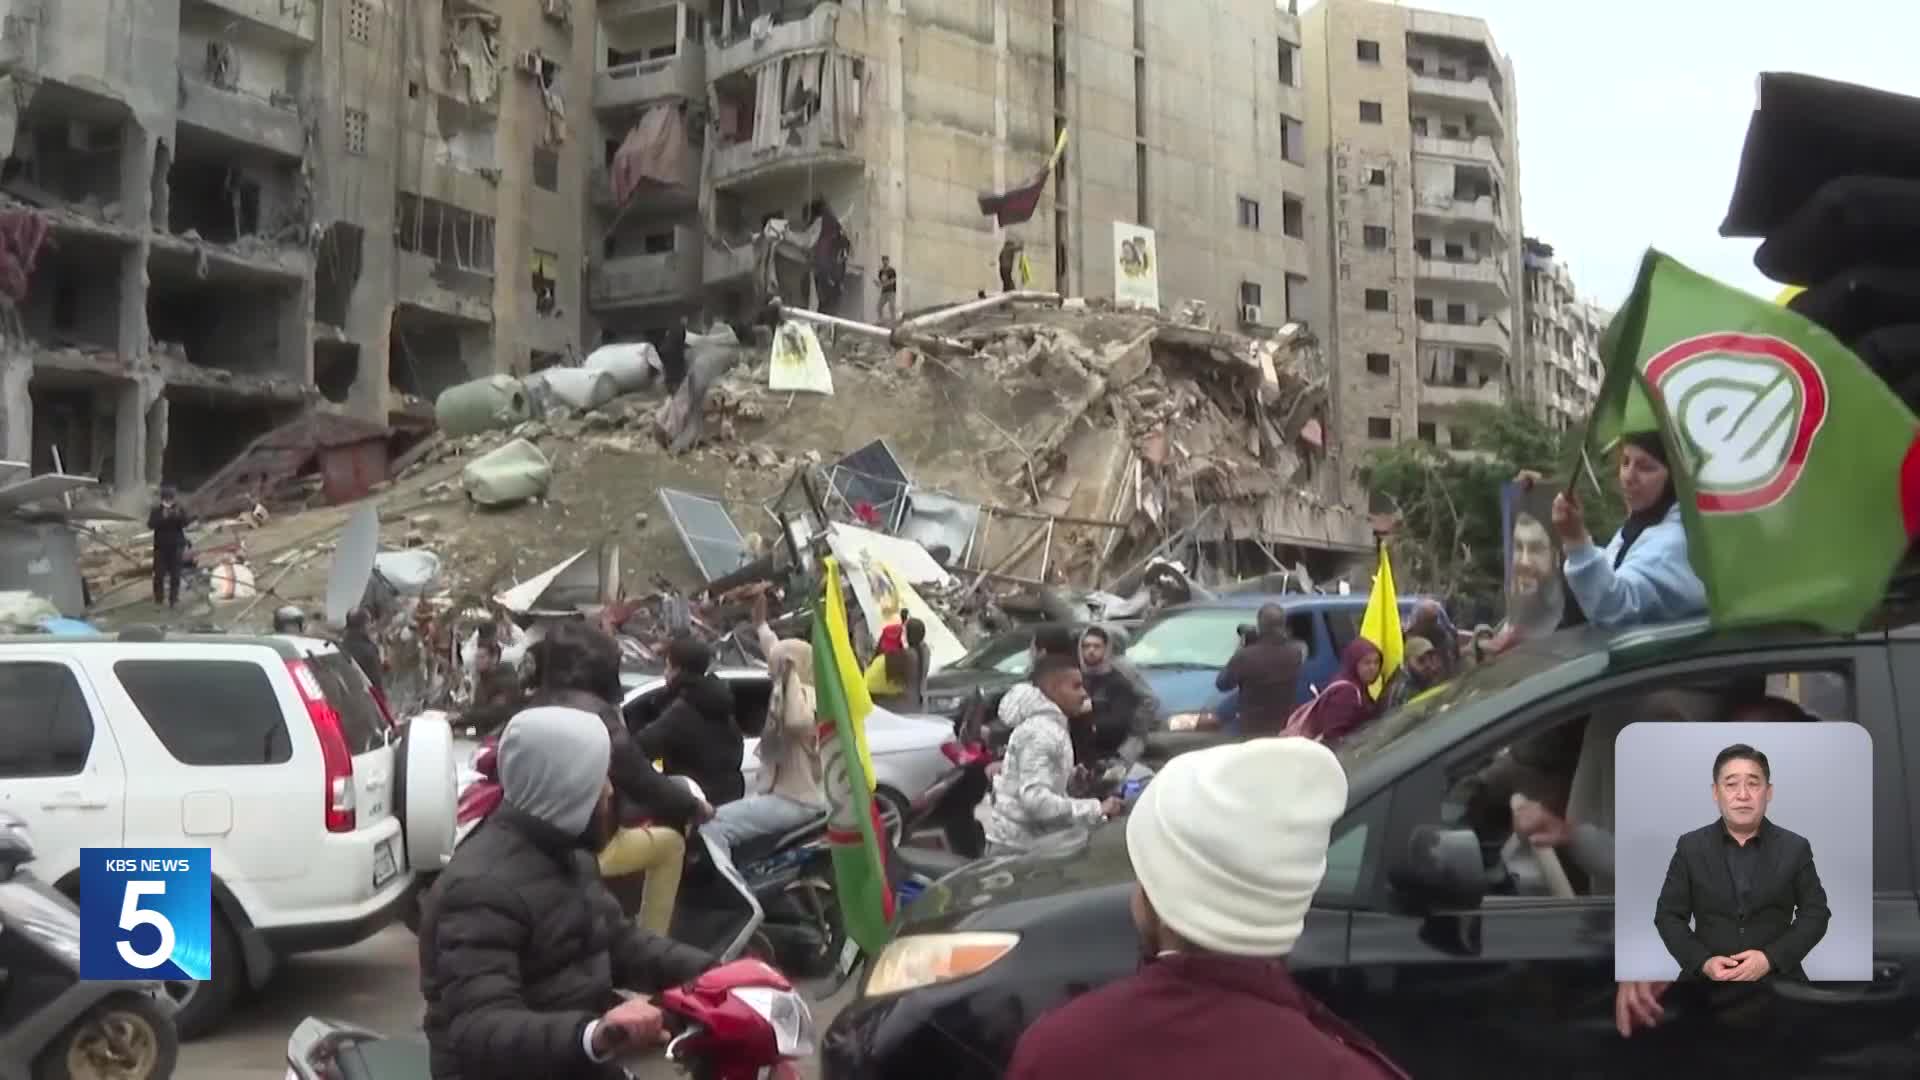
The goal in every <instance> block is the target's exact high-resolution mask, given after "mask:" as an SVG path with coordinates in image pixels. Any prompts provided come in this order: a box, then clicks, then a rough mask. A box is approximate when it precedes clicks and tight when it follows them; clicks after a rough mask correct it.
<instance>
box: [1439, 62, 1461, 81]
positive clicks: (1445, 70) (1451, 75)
mask: <svg viewBox="0 0 1920 1080" xmlns="http://www.w3.org/2000/svg"><path fill="white" fill-rule="evenodd" d="M1438 74H1439V76H1440V77H1441V78H1443V79H1458V78H1459V77H1460V73H1459V72H1457V71H1455V70H1454V69H1453V68H1451V67H1448V66H1447V65H1446V64H1441V65H1440V70H1439V72H1438Z"/></svg>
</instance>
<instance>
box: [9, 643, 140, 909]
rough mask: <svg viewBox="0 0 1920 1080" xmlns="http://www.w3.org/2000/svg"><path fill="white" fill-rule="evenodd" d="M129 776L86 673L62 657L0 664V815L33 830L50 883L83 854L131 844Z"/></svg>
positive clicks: (21, 657) (17, 656) (18, 656)
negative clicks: (82, 851)
mask: <svg viewBox="0 0 1920 1080" xmlns="http://www.w3.org/2000/svg"><path fill="white" fill-rule="evenodd" d="M125 789H126V768H125V764H124V762H123V761H122V758H121V755H120V746H119V743H118V742H117V741H116V740H115V739H114V734H113V730H112V729H111V728H110V727H109V726H108V725H107V723H106V720H105V714H104V713H102V712H101V711H100V709H99V707H98V700H97V698H96V696H95V695H94V694H93V692H92V690H91V687H90V684H89V683H88V682H87V679H86V673H85V671H84V669H83V668H82V667H81V666H80V665H79V664H77V663H75V662H74V661H73V660H71V659H69V658H67V657H63V656H59V655H56V654H47V655H35V654H31V653H12V652H10V653H9V654H8V655H7V657H6V659H4V660H0V811H5V812H8V813H12V814H14V815H15V816H17V817H19V818H20V819H21V820H23V821H25V822H26V823H27V826H28V828H29V830H30V831H31V833H32V836H33V842H34V848H35V850H36V852H37V855H38V858H39V860H40V864H41V870H42V872H43V874H44V875H45V876H46V877H47V878H48V879H49V880H51V881H58V880H59V879H60V878H61V877H63V876H65V875H66V874H67V873H69V872H70V871H72V870H73V869H75V868H76V867H77V866H79V860H80V849H81V848H83V847H118V846H120V845H121V844H122V842H123V839H124V835H125V834H124V828H125V817H124V814H125V805H126V804H125Z"/></svg>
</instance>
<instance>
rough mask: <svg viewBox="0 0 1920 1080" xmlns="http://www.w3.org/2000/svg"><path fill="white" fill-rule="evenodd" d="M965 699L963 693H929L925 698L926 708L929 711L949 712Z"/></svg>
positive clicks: (965, 696)
mask: <svg viewBox="0 0 1920 1080" xmlns="http://www.w3.org/2000/svg"><path fill="white" fill-rule="evenodd" d="M966 699H967V695H965V694H945V695H935V694H929V695H927V698H926V710H927V711H928V712H930V713H944V712H951V711H953V710H954V709H957V708H959V707H960V703H961V702H962V701H965V700H966Z"/></svg>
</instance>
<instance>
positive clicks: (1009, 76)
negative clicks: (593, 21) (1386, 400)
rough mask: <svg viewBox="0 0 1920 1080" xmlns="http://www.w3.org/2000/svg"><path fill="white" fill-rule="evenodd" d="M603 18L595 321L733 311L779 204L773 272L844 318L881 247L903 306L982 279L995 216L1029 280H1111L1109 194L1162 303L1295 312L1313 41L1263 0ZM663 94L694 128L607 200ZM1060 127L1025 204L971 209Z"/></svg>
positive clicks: (988, 278)
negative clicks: (1021, 211) (642, 177)
mask: <svg viewBox="0 0 1920 1080" xmlns="http://www.w3.org/2000/svg"><path fill="white" fill-rule="evenodd" d="M599 18H600V23H601V30H600V33H601V39H602V40H601V47H600V49H599V51H598V56H599V58H600V61H601V62H600V65H599V67H598V69H597V70H596V72H595V77H594V99H593V106H594V108H593V119H594V122H595V123H596V124H597V125H598V128H599V137H598V140H597V149H598V150H599V155H598V157H597V159H596V161H595V162H594V163H593V168H594V170H595V171H594V177H593V190H592V196H591V199H590V201H591V202H592V204H593V206H594V211H593V214H594V218H595V221H596V223H597V224H596V226H595V231H596V232H597V233H598V239H597V241H596V244H597V247H596V250H595V251H594V252H593V253H592V255H591V261H592V266H591V268H590V272H589V277H590V303H591V306H592V308H593V311H594V315H595V317H596V320H597V322H598V329H599V332H600V333H602V334H604V335H607V336H610V337H614V338H622V339H626V338H631V337H634V336H637V335H642V334H657V333H658V332H659V331H660V330H661V329H663V328H664V327H666V326H667V325H668V324H670V323H671V322H673V321H675V320H677V319H678V318H679V317H681V316H683V315H692V316H694V317H695V318H696V319H697V318H702V317H705V316H713V315H728V316H732V315H736V314H739V313H740V312H741V311H742V310H743V309H744V308H746V307H747V306H749V305H750V304H751V302H752V298H753V297H754V296H755V295H756V294H757V290H756V288H755V284H756V274H764V273H766V272H768V270H769V268H768V267H766V266H764V265H756V261H755V254H754V251H755V249H754V246H753V239H754V237H755V236H756V235H757V234H762V233H763V232H764V231H765V229H766V226H767V225H768V223H769V221H774V222H783V223H785V225H786V227H787V228H788V230H789V233H788V241H787V242H785V243H779V244H774V245H772V246H771V263H772V266H771V270H770V272H771V273H772V274H773V275H774V276H775V278H776V280H777V281H778V282H779V287H780V292H781V294H782V296H783V297H785V298H786V299H787V300H788V301H789V302H796V300H797V299H799V298H804V299H805V300H806V301H807V302H808V303H809V304H810V305H815V306H819V307H823V308H825V309H827V310H829V311H831V312H832V313H834V314H838V315H841V316H844V317H848V318H855V319H862V320H870V319H872V318H874V317H876V315H877V314H878V311H879V300H880V296H879V288H878V285H877V284H876V274H877V272H878V269H879V262H880V258H881V257H882V256H886V257H888V258H889V259H890V260H891V263H892V265H893V267H894V268H895V270H896V271H897V272H898V274H899V295H898V298H897V300H898V302H897V307H898V309H899V310H901V311H909V310H913V309H916V308H921V307H926V306H931V305H935V304H942V303H951V302H954V301H958V300H963V299H969V298H972V297H974V296H975V295H976V294H979V293H981V292H987V293H992V292H995V291H998V290H999V288H1000V277H999V271H998V266H997V256H998V253H999V252H1000V251H1001V249H1002V247H1003V245H1004V243H1005V241H1006V240H1008V239H1013V240H1015V241H1017V242H1018V243H1019V244H1020V245H1022V249H1023V251H1024V253H1025V255H1026V260H1025V262H1026V265H1027V267H1028V268H1029V269H1030V271H1031V275H1032V276H1031V287H1033V288H1037V289H1047V290H1053V289H1059V290H1062V291H1064V292H1066V293H1068V294H1069V295H1085V296H1107V297H1111V296H1112V295H1113V289H1114V277H1115V269H1114V267H1115V261H1116V241H1115V235H1114V224H1115V223H1116V222H1118V223H1130V224H1138V225H1145V226H1148V227H1149V228H1151V229H1153V230H1154V231H1155V234H1156V236H1155V239H1156V241H1157V248H1158V251H1157V262H1158V265H1157V266H1156V268H1155V269H1156V271H1157V277H1158V282H1159V294H1160V300H1161V303H1162V305H1163V306H1165V307H1166V308H1168V309H1173V308H1175V307H1176V306H1178V305H1179V304H1181V303H1182V302H1183V301H1187V300H1200V301H1204V302H1205V303H1206V305H1207V315H1208V317H1209V318H1210V319H1211V320H1212V321H1214V322H1215V323H1217V324H1218V325H1221V326H1225V327H1242V328H1246V329H1251V330H1263V329H1264V330H1271V329H1274V328H1277V327H1278V326H1280V325H1282V324H1284V323H1285V322H1286V321H1288V319H1289V318H1290V317H1291V318H1296V319H1297V318H1302V317H1303V315H1302V313H1303V312H1304V311H1305V307H1306V302H1307V298H1308V296H1309V295H1310V290H1309V288H1308V284H1307V274H1308V268H1307V262H1308V248H1307V244H1308V241H1307V237H1308V236H1310V235H1311V231H1312V226H1311V220H1312V217H1313V214H1312V212H1311V208H1310V205H1309V198H1308V175H1307V168H1306V164H1305V162H1306V148H1305V141H1304V133H1303V120H1302V118H1303V117H1304V115H1305V110H1306V104H1305V96H1304V90H1303V89H1302V86H1303V81H1302V80H1303V76H1304V71H1305V62H1304V59H1303V58H1302V57H1301V56H1300V54H1299V46H1300V28H1299V20H1298V19H1297V18H1296V17H1294V16H1292V15H1289V14H1287V13H1286V12H1285V10H1284V9H1283V8H1282V7H1281V6H1277V5H1276V4H1275V3H1273V0H1182V3H1180V4H1178V5H1171V4H1160V3H1151V2H1148V0H1047V2H1043V3H1035V2H1018V0H899V2H882V0H864V2H859V0H856V2H841V3H835V2H814V3H808V2H786V3H760V2H755V0H711V2H709V0H685V2H665V3H662V2H658V0H602V2H601V3H600V5H599ZM661 107H666V108H669V109H672V110H674V111H675V112H676V113H677V114H678V121H677V123H678V124H679V125H680V127H681V128H683V129H684V132H685V134H684V138H685V140H686V147H687V149H686V152H685V153H684V154H683V155H678V156H677V157H675V158H674V159H673V160H675V161H676V162H677V163H678V164H677V166H675V167H673V168H668V169H663V170H661V171H662V172H663V173H665V175H663V176H661V177H660V178H659V179H658V180H651V179H650V180H649V181H648V182H647V183H645V184H644V185H643V186H641V187H640V188H639V189H638V194H636V195H634V196H632V197H631V198H628V199H626V200H624V201H623V200H621V199H620V198H617V197H616V196H618V195H620V194H623V191H620V190H617V188H618V187H619V186H618V185H616V184H615V183H614V180H615V177H616V174H617V173H618V172H619V168H618V166H617V164H616V163H617V161H618V160H619V158H620V147H621V146H622V144H623V143H625V142H626V141H627V139H628V137H629V136H630V135H631V134H632V133H633V132H634V131H635V130H636V128H638V127H639V126H640V125H641V124H642V123H643V122H644V121H645V120H646V117H647V114H648V112H649V111H651V110H655V109H658V108H661ZM660 122H661V123H662V124H663V126H672V123H673V122H670V121H668V120H667V119H666V118H665V117H661V118H660ZM1063 129H1065V130H1066V131H1067V132H1068V143H1067V148H1066V151H1065V153H1064V155H1063V156H1062V158H1061V159H1060V161H1059V163H1058V165H1057V167H1056V169H1055V171H1054V173H1053V175H1052V176H1051V177H1050V178H1049V180H1048V184H1047V188H1046V190H1045V192H1044V193H1043V195H1042V197H1041V199H1040V202H1039V206H1038V209H1037V211H1036V212H1035V213H1034V215H1033V217H1032V218H1031V219H1030V220H1028V221H1026V222H1023V223H1017V224H1011V225H1008V226H1006V227H1004V228H1002V227H1000V226H998V225H997V224H996V223H995V221H994V219H993V218H991V217H987V216H984V215H982V214H981V212H980V207H979V201H978V200H979V196H980V195H981V194H982V193H984V192H1003V191H1006V190H1008V189H1009V188H1013V187H1015V186H1018V185H1020V184H1021V183H1022V182H1024V181H1026V180H1028V179H1029V178H1031V177H1033V176H1034V175H1035V174H1036V173H1037V172H1038V171H1039V170H1040V169H1042V168H1043V167H1044V165H1045V162H1046V161H1047V158H1048V155H1049V153H1050V151H1051V150H1052V149H1053V147H1054V145H1055V142H1056V139H1057V136H1058V134H1059V132H1060V131H1062V130H1063ZM682 178H683V182H676V181H677V180H681V179H682ZM827 214H830V215H831V217H832V219H833V221H834V222H836V223H837V225H838V227H839V228H840V229H842V230H843V231H844V235H845V237H846V239H847V241H848V243H847V246H846V250H845V254H846V262H847V267H846V272H845V278H844V281H843V283H842V286H841V288H840V289H839V291H838V295H837V296H833V295H829V296H825V297H822V296H818V295H813V293H812V290H811V289H810V288H809V284H810V283H809V282H808V281H807V280H806V277H807V271H808V269H809V268H810V267H809V263H810V259H811V250H812V249H811V247H810V245H811V244H813V242H814V241H815V238H816V234H815V233H814V232H813V231H812V230H811V228H810V225H811V222H813V221H815V220H817V219H819V218H822V217H825V216H826V215H827ZM776 228H778V226H776Z"/></svg>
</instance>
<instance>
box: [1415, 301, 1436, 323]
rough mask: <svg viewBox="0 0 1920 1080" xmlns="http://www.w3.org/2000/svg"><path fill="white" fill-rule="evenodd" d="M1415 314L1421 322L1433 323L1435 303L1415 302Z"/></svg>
mask: <svg viewBox="0 0 1920 1080" xmlns="http://www.w3.org/2000/svg"><path fill="white" fill-rule="evenodd" d="M1413 314H1414V315H1415V316H1416V317H1417V318H1419V320H1420V321H1421V322H1432V321H1433V301H1431V300H1427V299H1419V300H1415V301H1414V302H1413Z"/></svg>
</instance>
